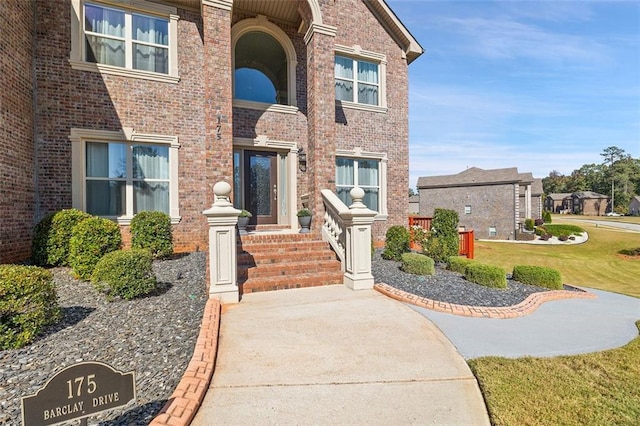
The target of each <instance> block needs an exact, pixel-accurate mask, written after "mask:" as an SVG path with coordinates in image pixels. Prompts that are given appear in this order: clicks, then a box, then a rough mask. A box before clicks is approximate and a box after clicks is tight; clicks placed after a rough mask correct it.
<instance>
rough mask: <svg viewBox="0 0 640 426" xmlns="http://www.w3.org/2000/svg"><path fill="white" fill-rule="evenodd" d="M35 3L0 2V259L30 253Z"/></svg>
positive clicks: (4, 260) (19, 0)
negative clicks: (0, 147) (0, 146)
mask: <svg viewBox="0 0 640 426" xmlns="http://www.w3.org/2000/svg"><path fill="white" fill-rule="evenodd" d="M32 28H33V3H32V2H30V1H24V0H2V1H1V2H0V40H1V42H0V70H1V71H0V143H1V144H2V149H0V263H9V262H17V261H21V260H25V259H27V258H28V257H29V256H30V252H31V250H30V247H31V234H32V229H33V226H34V215H35V187H34V186H35V184H34V179H35V176H34V167H35V165H34V162H33V156H34V155H33V153H34V147H33V96H32V94H33V61H32V57H33V50H32V49H33V45H32Z"/></svg>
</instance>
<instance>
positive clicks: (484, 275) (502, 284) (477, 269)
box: [464, 262, 507, 288]
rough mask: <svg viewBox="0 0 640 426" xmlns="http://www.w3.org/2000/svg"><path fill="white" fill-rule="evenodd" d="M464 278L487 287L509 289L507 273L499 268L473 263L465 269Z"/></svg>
mask: <svg viewBox="0 0 640 426" xmlns="http://www.w3.org/2000/svg"><path fill="white" fill-rule="evenodd" d="M464 277H465V278H466V279H467V280H469V281H471V282H473V283H476V284H480V285H483V286H485V287H492V288H507V273H506V272H505V270H504V269H502V268H500V267H498V266H492V265H485V264H483V263H476V262H472V263H470V264H468V265H467V267H466V268H465V270H464Z"/></svg>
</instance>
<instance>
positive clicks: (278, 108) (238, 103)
mask: <svg viewBox="0 0 640 426" xmlns="http://www.w3.org/2000/svg"><path fill="white" fill-rule="evenodd" d="M252 31H257V32H263V33H265V34H268V35H270V36H271V37H273V38H274V39H275V40H276V41H277V42H278V43H280V46H282V49H283V50H284V53H285V55H286V56H287V91H288V97H289V100H288V105H280V104H271V103H265V102H256V101H247V100H243V99H236V98H235V84H236V83H235V71H236V44H237V43H238V40H240V37H242V36H243V35H244V34H246V33H248V32H252ZM231 61H232V64H231V68H232V70H233V72H232V74H231V78H232V79H233V83H232V84H233V106H234V107H236V108H247V109H254V110H259V111H270V112H279V113H284V114H297V112H298V107H297V102H298V93H297V89H296V67H297V66H298V60H297V56H296V49H295V47H294V46H293V43H292V42H291V39H289V37H288V36H287V34H286V33H285V32H284V31H283V30H282V29H281V28H280V27H278V26H277V25H275V24H273V23H271V22H269V21H268V20H267V17H266V16H263V15H258V17H257V18H249V19H243V20H242V21H240V22H238V23H237V24H235V25H234V26H233V28H231Z"/></svg>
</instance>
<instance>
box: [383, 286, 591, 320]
mask: <svg viewBox="0 0 640 426" xmlns="http://www.w3.org/2000/svg"><path fill="white" fill-rule="evenodd" d="M374 289H376V290H377V291H379V292H380V293H382V294H384V295H386V296H388V297H390V298H392V299H395V300H399V301H400V302H405V303H411V304H412V305H416V306H420V307H422V308H426V309H431V310H433V311H438V312H446V313H448V314H454V315H460V316H464V317H477V318H516V317H522V316H525V315H528V314H530V313H531V312H533V311H535V310H536V309H538V306H540V305H542V304H543V303H544V302H550V301H552V300H561V299H571V298H583V299H595V298H596V297H598V296H596V295H595V294H593V293H589V292H587V291H568V290H552V291H543V292H539V293H533V294H530V295H529V296H528V297H527V298H526V299H525V300H524V301H522V302H520V303H518V304H517V305H513V306H505V307H485V306H467V305H456V304H455V303H448V302H440V301H437V300H431V299H427V298H426V297H420V296H416V295H415V294H411V293H407V292H406V291H402V290H398V289H397V288H395V287H391V286H390V285H388V284H384V283H380V284H375V285H374Z"/></svg>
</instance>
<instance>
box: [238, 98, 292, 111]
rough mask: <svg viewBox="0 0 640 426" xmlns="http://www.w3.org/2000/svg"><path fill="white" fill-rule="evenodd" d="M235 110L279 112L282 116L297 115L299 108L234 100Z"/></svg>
mask: <svg viewBox="0 0 640 426" xmlns="http://www.w3.org/2000/svg"><path fill="white" fill-rule="evenodd" d="M233 107H234V108H246V109H255V110H258V111H269V112H278V113H282V114H297V113H298V107H295V106H289V105H280V104H267V103H264V102H255V101H245V100H243V99H234V100H233Z"/></svg>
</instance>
